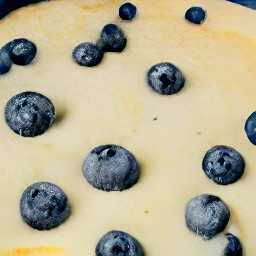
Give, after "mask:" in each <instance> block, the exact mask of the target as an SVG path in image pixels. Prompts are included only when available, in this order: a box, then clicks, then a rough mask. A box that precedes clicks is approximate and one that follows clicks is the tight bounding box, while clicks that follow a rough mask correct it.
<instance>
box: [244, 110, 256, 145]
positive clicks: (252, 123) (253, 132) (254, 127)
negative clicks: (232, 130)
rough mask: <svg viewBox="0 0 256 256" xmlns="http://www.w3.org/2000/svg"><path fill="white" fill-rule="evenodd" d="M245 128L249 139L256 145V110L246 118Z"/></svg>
mask: <svg viewBox="0 0 256 256" xmlns="http://www.w3.org/2000/svg"><path fill="white" fill-rule="evenodd" d="M244 130H245V132H246V135H247V137H248V139H249V141H250V142H251V143H252V144H254V145H256V112H253V113H252V114H251V115H250V116H249V117H248V118H247V120H246V122H245V126H244Z"/></svg>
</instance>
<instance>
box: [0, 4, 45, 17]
mask: <svg viewBox="0 0 256 256" xmlns="http://www.w3.org/2000/svg"><path fill="white" fill-rule="evenodd" d="M41 1H44V0H1V1H0V19H2V18H4V17H5V16H6V15H8V14H9V13H10V12H12V11H14V10H16V9H18V8H20V7H23V6H26V5H29V4H34V3H38V2H41Z"/></svg>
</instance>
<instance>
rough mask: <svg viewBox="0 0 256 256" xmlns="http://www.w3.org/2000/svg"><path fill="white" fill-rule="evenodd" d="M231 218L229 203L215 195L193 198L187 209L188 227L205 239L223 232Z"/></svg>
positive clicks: (186, 219)
mask: <svg viewBox="0 0 256 256" xmlns="http://www.w3.org/2000/svg"><path fill="white" fill-rule="evenodd" d="M229 218H230V212H229V209H228V207H227V205H226V204H225V203H224V202H223V201H222V200H221V199H220V198H219V197H217V196H214V195H207V194H203V195H200V196H197V197H195V198H193V199H191V200H190V201H189V203H188V204H187V207H186V210H185V221H186V225H187V227H188V228H189V229H190V230H192V231H193V232H195V233H196V234H197V235H199V236H202V237H203V238H204V239H211V238H212V237H213V236H215V235H217V234H218V233H220V232H222V231H223V230H224V229H225V227H226V225H227V223H228V221H229Z"/></svg>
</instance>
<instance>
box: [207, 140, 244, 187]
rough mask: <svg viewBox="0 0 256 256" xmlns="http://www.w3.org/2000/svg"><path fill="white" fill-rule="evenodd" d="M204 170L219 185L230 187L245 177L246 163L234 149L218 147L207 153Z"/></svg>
mask: <svg viewBox="0 0 256 256" xmlns="http://www.w3.org/2000/svg"><path fill="white" fill-rule="evenodd" d="M202 168H203V170H204V172H205V174H206V175H207V176H208V177H209V178H210V179H212V180H213V181H214V182H216V183H217V184H220V185H228V184H231V183H234V182H236V181H237V180H238V179H239V178H240V177H241V176H242V175H243V173H244V168H245V162H244V159H243V157H242V156H241V154H240V153H239V152H238V151H236V150H235V149H234V148H231V147H228V146H222V145H218V146H214V147H212V148H211V149H209V150H208V151H207V152H206V154H205V156H204V158H203V163H202Z"/></svg>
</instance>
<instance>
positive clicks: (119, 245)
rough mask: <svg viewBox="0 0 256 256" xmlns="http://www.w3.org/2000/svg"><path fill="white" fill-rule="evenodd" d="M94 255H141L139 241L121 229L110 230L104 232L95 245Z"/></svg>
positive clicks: (141, 250)
mask: <svg viewBox="0 0 256 256" xmlns="http://www.w3.org/2000/svg"><path fill="white" fill-rule="evenodd" d="M95 252H96V256H143V255H144V252H143V249H142V247H141V245H140V244H139V242H138V241H137V240H136V239H135V238H134V237H132V236H131V235H129V234H127V233H125V232H122V231H116V230H113V231H110V232H108V233H107V234H105V235H104V236H103V237H102V238H101V239H100V241H99V242H98V244H97V246H96V250H95Z"/></svg>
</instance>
